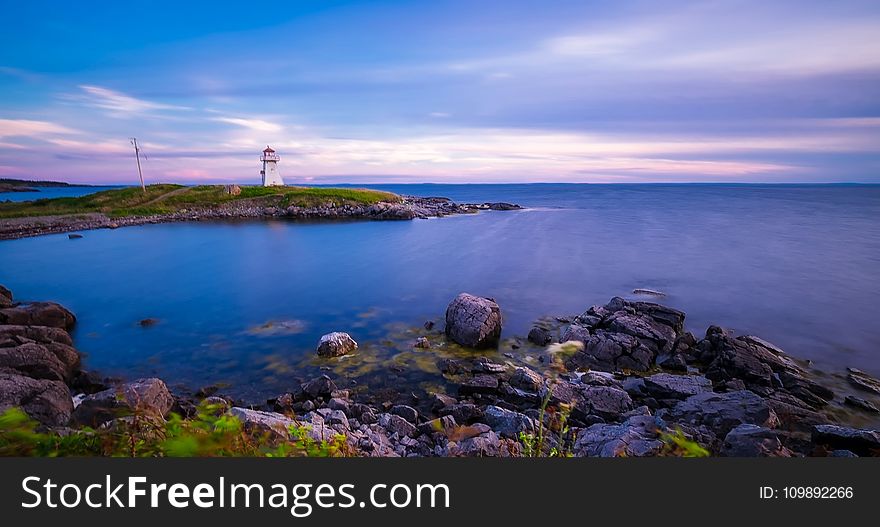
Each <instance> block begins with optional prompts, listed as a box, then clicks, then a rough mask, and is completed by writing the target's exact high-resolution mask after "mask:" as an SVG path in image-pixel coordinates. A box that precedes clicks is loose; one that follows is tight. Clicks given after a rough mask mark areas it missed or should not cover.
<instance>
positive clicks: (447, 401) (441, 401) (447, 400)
mask: <svg viewBox="0 0 880 527" xmlns="http://www.w3.org/2000/svg"><path fill="white" fill-rule="evenodd" d="M456 403H458V401H457V400H456V399H455V397H450V396H448V395H446V394H445V393H432V394H431V409H432V410H433V411H435V412H439V411H440V410H442V409H443V408H446V407H448V406H452V405H453V404H456Z"/></svg>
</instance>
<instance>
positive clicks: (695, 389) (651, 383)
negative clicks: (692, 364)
mask: <svg viewBox="0 0 880 527" xmlns="http://www.w3.org/2000/svg"><path fill="white" fill-rule="evenodd" d="M644 380H645V390H646V391H647V392H648V393H649V394H650V395H651V396H653V397H656V398H657V399H687V398H688V397H690V396H691V395H697V394H698V393H705V392H711V391H712V381H710V380H709V379H707V378H705V377H703V376H702V375H673V374H671V373H657V374H654V375H651V376H648V377H645V379H644Z"/></svg>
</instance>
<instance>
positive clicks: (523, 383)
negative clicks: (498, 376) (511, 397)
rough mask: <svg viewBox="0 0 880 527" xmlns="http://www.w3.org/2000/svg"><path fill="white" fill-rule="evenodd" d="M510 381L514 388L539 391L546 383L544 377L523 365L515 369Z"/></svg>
mask: <svg viewBox="0 0 880 527" xmlns="http://www.w3.org/2000/svg"><path fill="white" fill-rule="evenodd" d="M508 382H509V383H510V385H511V386H513V387H514V388H519V389H521V390H526V391H529V392H537V391H538V390H539V389H540V388H541V387H542V386H543V385H544V378H543V377H541V375H540V374H539V373H538V372H536V371H534V370H532V369H531V368H527V367H525V366H521V367H518V368H516V369H515V370H513V375H511V376H510V380H509V381H508Z"/></svg>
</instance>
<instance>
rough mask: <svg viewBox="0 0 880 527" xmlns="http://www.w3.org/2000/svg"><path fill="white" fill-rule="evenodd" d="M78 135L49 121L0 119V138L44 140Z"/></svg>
mask: <svg viewBox="0 0 880 527" xmlns="http://www.w3.org/2000/svg"><path fill="white" fill-rule="evenodd" d="M78 133H80V132H79V131H77V130H74V129H72V128H68V127H67V126H64V125H61V124H57V123H52V122H49V121H32V120H29V119H0V138H5V137H31V138H35V139H45V138H46V137H47V136H55V135H70V134H78Z"/></svg>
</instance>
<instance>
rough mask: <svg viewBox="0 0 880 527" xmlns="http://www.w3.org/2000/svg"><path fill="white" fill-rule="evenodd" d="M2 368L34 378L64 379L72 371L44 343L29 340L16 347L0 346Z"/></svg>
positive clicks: (0, 366)
mask: <svg viewBox="0 0 880 527" xmlns="http://www.w3.org/2000/svg"><path fill="white" fill-rule="evenodd" d="M0 368H7V369H11V370H15V371H17V372H19V373H21V374H22V375H27V376H28V377H33V378H34V379H46V380H50V381H64V380H66V379H68V378H69V377H70V375H71V373H72V371H71V368H69V367H68V366H67V365H65V364H64V363H63V362H61V361H60V360H59V359H58V357H56V356H55V354H54V353H52V352H50V351H49V350H48V349H46V347H45V346H43V345H42V344H37V343H36V342H27V343H24V344H21V345H19V346H15V347H8V348H0Z"/></svg>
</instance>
